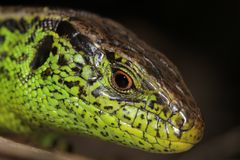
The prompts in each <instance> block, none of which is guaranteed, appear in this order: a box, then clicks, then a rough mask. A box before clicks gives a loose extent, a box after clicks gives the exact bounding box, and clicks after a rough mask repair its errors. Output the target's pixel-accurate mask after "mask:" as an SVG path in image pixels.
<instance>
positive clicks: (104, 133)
mask: <svg viewBox="0 0 240 160" xmlns="http://www.w3.org/2000/svg"><path fill="white" fill-rule="evenodd" d="M100 133H101V135H102V136H103V137H108V136H109V134H108V132H103V131H101V132H100Z"/></svg>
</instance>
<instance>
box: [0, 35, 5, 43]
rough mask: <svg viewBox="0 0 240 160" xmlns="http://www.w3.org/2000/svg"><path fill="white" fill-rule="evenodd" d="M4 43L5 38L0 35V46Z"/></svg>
mask: <svg viewBox="0 0 240 160" xmlns="http://www.w3.org/2000/svg"><path fill="white" fill-rule="evenodd" d="M4 41H5V36H4V35H0V44H1V43H3V42H4Z"/></svg>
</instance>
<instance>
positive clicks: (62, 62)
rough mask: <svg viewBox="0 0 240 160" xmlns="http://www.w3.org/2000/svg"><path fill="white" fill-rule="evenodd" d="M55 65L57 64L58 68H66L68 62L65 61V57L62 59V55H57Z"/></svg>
mask: <svg viewBox="0 0 240 160" xmlns="http://www.w3.org/2000/svg"><path fill="white" fill-rule="evenodd" d="M57 64H58V65H59V66H66V65H68V61H67V60H66V59H65V57H64V55H63V54H60V55H59V58H58V62H57Z"/></svg>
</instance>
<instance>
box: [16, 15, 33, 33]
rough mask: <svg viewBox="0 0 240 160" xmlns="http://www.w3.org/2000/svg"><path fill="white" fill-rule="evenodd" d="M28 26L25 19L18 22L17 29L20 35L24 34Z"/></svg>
mask: <svg viewBox="0 0 240 160" xmlns="http://www.w3.org/2000/svg"><path fill="white" fill-rule="evenodd" d="M29 26H30V25H29V24H28V23H27V21H26V20H25V19H23V18H21V19H20V20H19V25H18V28H19V32H20V33H25V32H26V31H27V30H28V28H29Z"/></svg>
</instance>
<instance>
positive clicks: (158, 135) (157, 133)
mask: <svg viewBox="0 0 240 160" xmlns="http://www.w3.org/2000/svg"><path fill="white" fill-rule="evenodd" d="M156 137H158V138H160V134H159V129H158V128H157V129H156Z"/></svg>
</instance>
